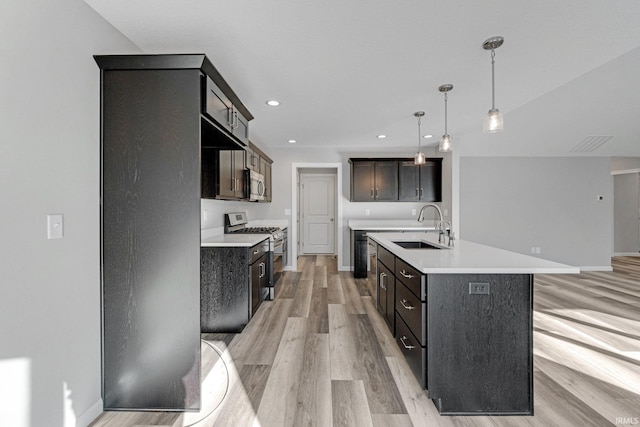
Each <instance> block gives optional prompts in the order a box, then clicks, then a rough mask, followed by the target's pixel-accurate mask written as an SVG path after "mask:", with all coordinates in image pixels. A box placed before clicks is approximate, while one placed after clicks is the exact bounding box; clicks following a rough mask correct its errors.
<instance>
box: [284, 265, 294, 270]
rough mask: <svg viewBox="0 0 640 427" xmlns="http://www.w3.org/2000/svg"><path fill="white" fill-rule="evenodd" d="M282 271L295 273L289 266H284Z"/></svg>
mask: <svg viewBox="0 0 640 427" xmlns="http://www.w3.org/2000/svg"><path fill="white" fill-rule="evenodd" d="M282 270H283V271H296V270H294V269H293V266H291V265H286V266H284V267H283V268H282Z"/></svg>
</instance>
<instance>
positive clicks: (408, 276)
mask: <svg viewBox="0 0 640 427" xmlns="http://www.w3.org/2000/svg"><path fill="white" fill-rule="evenodd" d="M400 274H402V277H405V278H407V279H413V274H409V273H407V272H406V271H404V270H402V271H401V272H400Z"/></svg>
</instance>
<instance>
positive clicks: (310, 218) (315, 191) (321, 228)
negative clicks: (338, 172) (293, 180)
mask: <svg viewBox="0 0 640 427" xmlns="http://www.w3.org/2000/svg"><path fill="white" fill-rule="evenodd" d="M335 199H336V176H335V175H328V174H300V202H301V203H300V204H301V209H300V211H301V213H300V216H301V223H302V227H301V228H302V232H301V233H300V246H301V247H302V253H304V254H334V253H335V236H336V222H335V206H336V200H335Z"/></svg>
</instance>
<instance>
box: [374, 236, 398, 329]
mask: <svg viewBox="0 0 640 427" xmlns="http://www.w3.org/2000/svg"><path fill="white" fill-rule="evenodd" d="M394 262H395V257H394V256H393V255H392V254H391V252H389V251H387V250H386V249H385V248H383V247H382V246H378V289H377V292H378V311H379V312H380V314H382V317H383V318H384V320H385V322H386V323H387V326H388V327H389V329H390V330H391V333H392V334H393V333H394V332H395V327H396V326H395V323H396V321H395V295H396V278H395V275H394V274H393V271H394Z"/></svg>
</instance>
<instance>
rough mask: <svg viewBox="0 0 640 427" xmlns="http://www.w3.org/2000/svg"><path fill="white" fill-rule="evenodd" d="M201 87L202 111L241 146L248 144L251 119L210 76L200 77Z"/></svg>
mask: <svg viewBox="0 0 640 427" xmlns="http://www.w3.org/2000/svg"><path fill="white" fill-rule="evenodd" d="M202 88H203V91H204V94H203V96H202V112H203V113H204V114H206V115H207V116H208V117H209V118H210V119H212V120H214V121H215V122H216V123H218V124H219V125H220V127H222V128H223V129H224V130H225V131H227V132H229V133H230V134H231V135H233V137H235V138H236V139H237V140H238V141H239V142H240V143H241V144H242V145H243V146H246V145H248V144H249V120H251V119H249V118H247V117H246V116H245V114H243V112H242V111H243V108H240V107H238V106H236V104H234V103H233V102H232V101H231V99H229V97H228V96H227V95H226V94H225V93H224V92H223V91H222V90H221V89H220V88H219V87H218V85H216V83H215V82H214V81H213V80H212V79H211V78H210V77H207V76H203V77H202ZM244 110H246V109H244ZM247 113H248V111H247Z"/></svg>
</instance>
